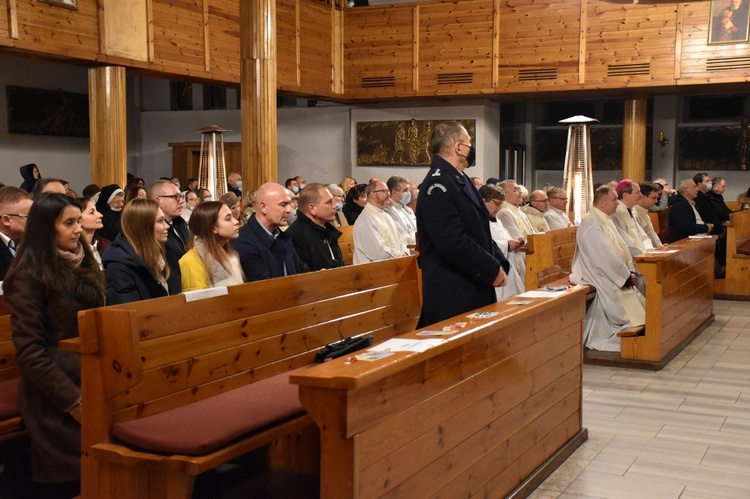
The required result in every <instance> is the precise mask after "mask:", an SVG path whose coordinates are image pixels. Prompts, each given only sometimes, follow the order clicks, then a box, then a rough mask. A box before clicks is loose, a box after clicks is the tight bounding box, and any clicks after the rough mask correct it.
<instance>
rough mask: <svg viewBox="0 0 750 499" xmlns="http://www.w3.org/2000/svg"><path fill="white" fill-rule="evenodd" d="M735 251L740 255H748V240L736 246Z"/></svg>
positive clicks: (749, 249)
mask: <svg viewBox="0 0 750 499" xmlns="http://www.w3.org/2000/svg"><path fill="white" fill-rule="evenodd" d="M737 253H739V254H740V255H750V240H748V241H747V242H746V243H745V244H743V245H742V246H740V247H739V248H737Z"/></svg>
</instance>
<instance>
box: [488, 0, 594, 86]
mask: <svg viewBox="0 0 750 499" xmlns="http://www.w3.org/2000/svg"><path fill="white" fill-rule="evenodd" d="M500 8H501V11H500V13H499V52H500V53H499V65H500V68H501V71H500V74H499V79H498V84H499V87H498V89H497V91H500V92H506V91H517V90H526V89H544V88H558V87H569V88H570V87H577V86H578V79H579V75H578V73H579V68H578V59H579V56H578V50H579V35H578V33H579V27H580V26H581V22H582V21H580V20H579V15H580V6H579V4H578V3H571V2H561V1H560V0H542V1H541V2H536V1H534V0H509V1H508V2H505V3H504V4H503V5H502V6H501V7H500Z"/></svg>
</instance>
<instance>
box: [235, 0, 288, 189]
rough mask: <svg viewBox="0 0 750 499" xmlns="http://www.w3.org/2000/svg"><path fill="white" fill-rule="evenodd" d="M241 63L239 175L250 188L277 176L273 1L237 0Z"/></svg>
mask: <svg viewBox="0 0 750 499" xmlns="http://www.w3.org/2000/svg"><path fill="white" fill-rule="evenodd" d="M240 63H241V66H240V71H241V73H240V82H241V89H242V90H241V94H242V99H241V102H242V111H241V116H242V119H241V123H242V178H243V185H245V186H247V187H245V188H244V189H245V190H251V189H257V188H258V187H259V186H260V185H261V184H263V183H265V182H276V181H277V176H278V174H277V155H276V144H277V138H276V2H275V1H273V0H241V1H240ZM227 173H229V172H227Z"/></svg>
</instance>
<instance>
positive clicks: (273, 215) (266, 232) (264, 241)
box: [231, 182, 308, 281]
mask: <svg viewBox="0 0 750 499" xmlns="http://www.w3.org/2000/svg"><path fill="white" fill-rule="evenodd" d="M291 212H292V199H291V196H290V195H289V191H288V190H287V189H285V188H284V187H283V186H282V185H279V184H277V183H275V182H267V183H265V184H263V185H261V186H260V188H259V189H258V195H257V199H256V203H255V213H253V214H252V216H251V217H250V219H249V220H248V221H247V223H246V224H245V225H243V226H242V228H241V229H240V237H238V238H237V239H232V241H231V244H232V246H233V247H234V249H235V250H237V253H238V254H239V255H240V264H241V265H242V271H243V272H244V273H245V278H246V279H247V280H248V281H260V280H263V279H271V278H274V277H284V276H287V275H294V274H300V273H302V272H307V271H308V268H307V266H306V265H305V264H304V263H303V262H302V260H300V259H299V257H298V256H297V253H296V252H295V251H294V244H293V243H292V238H291V237H289V236H288V235H287V234H286V232H283V231H281V230H280V228H281V227H285V226H286V225H287V219H288V218H289V214H290V213H291Z"/></svg>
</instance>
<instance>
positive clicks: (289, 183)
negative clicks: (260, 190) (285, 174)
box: [284, 178, 299, 195]
mask: <svg viewBox="0 0 750 499" xmlns="http://www.w3.org/2000/svg"><path fill="white" fill-rule="evenodd" d="M284 187H286V188H287V189H289V190H290V191H292V194H295V195H297V194H299V184H298V183H297V181H296V180H295V179H293V178H288V179H286V182H284Z"/></svg>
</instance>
